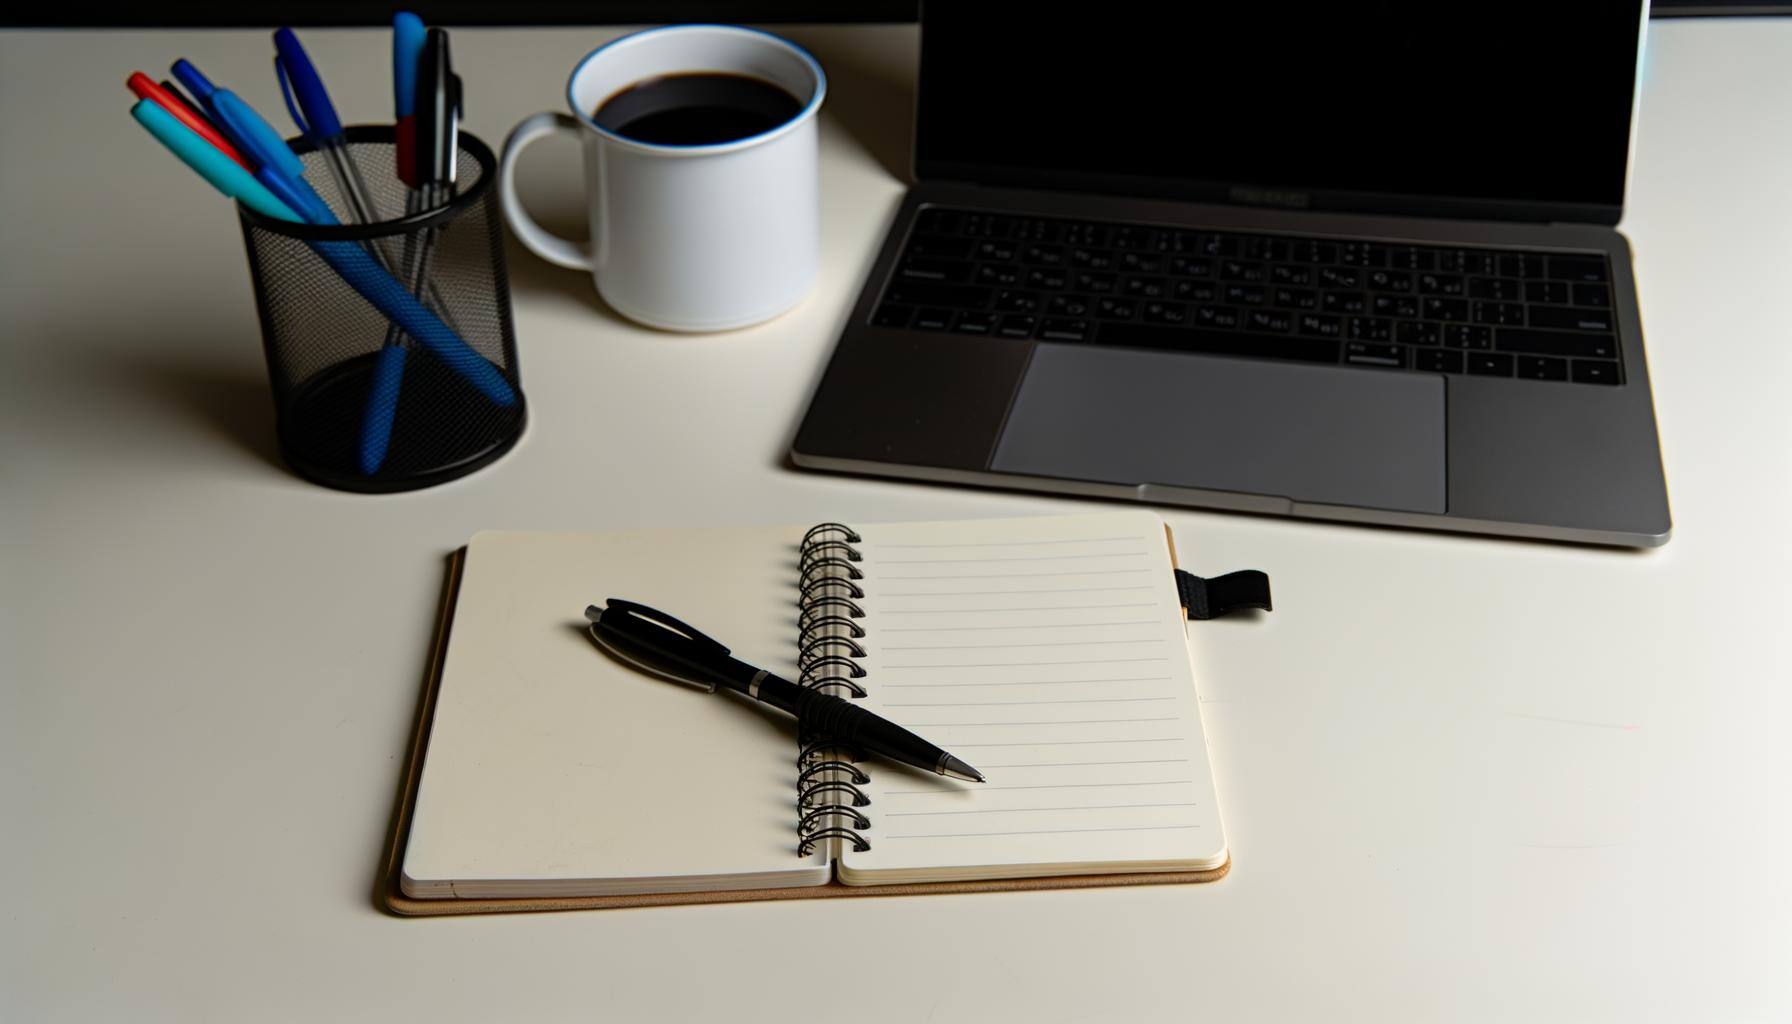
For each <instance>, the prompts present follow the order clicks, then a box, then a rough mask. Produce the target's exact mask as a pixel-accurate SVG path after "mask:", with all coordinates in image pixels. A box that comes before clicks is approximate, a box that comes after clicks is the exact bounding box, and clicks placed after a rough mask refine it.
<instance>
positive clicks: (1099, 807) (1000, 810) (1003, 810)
mask: <svg viewBox="0 0 1792 1024" xmlns="http://www.w3.org/2000/svg"><path fill="white" fill-rule="evenodd" d="M1199 806H1201V805H1200V804H1198V803H1195V802H1194V801H1193V800H1188V801H1184V802H1182V803H1175V804H1074V805H1072V806H1069V807H974V808H971V809H970V810H965V811H886V812H884V813H883V814H882V815H879V817H884V818H923V817H932V816H934V815H940V814H1021V813H1024V812H1026V811H1124V810H1127V809H1129V808H1139V807H1199Z"/></svg>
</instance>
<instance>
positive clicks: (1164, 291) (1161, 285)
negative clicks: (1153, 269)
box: [1120, 277, 1170, 299]
mask: <svg viewBox="0 0 1792 1024" xmlns="http://www.w3.org/2000/svg"><path fill="white" fill-rule="evenodd" d="M1120 291H1121V293H1122V294H1125V295H1130V296H1132V297H1134V298H1138V299H1161V298H1163V297H1164V296H1166V295H1168V294H1170V286H1169V284H1168V283H1167V282H1166V281H1165V280H1164V279H1163V278H1161V277H1128V278H1123V279H1121V281H1120Z"/></svg>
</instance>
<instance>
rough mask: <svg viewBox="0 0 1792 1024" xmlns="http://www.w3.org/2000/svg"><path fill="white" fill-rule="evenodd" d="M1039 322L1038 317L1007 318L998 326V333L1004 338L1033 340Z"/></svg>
mask: <svg viewBox="0 0 1792 1024" xmlns="http://www.w3.org/2000/svg"><path fill="white" fill-rule="evenodd" d="M1038 322H1039V318H1038V317H1032V316H1012V315H1011V316H1005V317H1003V318H1002V320H1001V323H999V324H997V325H996V333H997V334H999V335H1001V336H1002V337H1004V338H1031V337H1032V336H1033V328H1034V326H1035V325H1036V324H1037V323H1038Z"/></svg>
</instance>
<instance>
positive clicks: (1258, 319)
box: [1244, 309, 1294, 334]
mask: <svg viewBox="0 0 1792 1024" xmlns="http://www.w3.org/2000/svg"><path fill="white" fill-rule="evenodd" d="M1244 326H1245V328H1246V329H1247V330H1252V331H1262V332H1264V333H1265V334H1287V333H1288V331H1289V329H1290V328H1292V327H1293V326H1294V317H1293V315H1291V314H1289V313H1284V312H1282V311H1281V310H1279V309H1252V310H1247V311H1246V312H1245V315H1244Z"/></svg>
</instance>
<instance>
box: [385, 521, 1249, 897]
mask: <svg viewBox="0 0 1792 1024" xmlns="http://www.w3.org/2000/svg"><path fill="white" fill-rule="evenodd" d="M1173 567H1174V555H1173V551H1172V547H1171V542H1170V538H1169V534H1168V531H1167V530H1166V528H1165V526H1164V524H1163V522H1162V520H1161V519H1159V518H1158V517H1157V516H1156V515H1154V514H1152V513H1150V512H1146V511H1132V510H1128V511H1122V512H1112V513H1098V514H1090V515H1073V516H1057V517H1040V518H1027V519H988V520H970V521H959V522H935V523H890V524H866V525H858V526H853V525H843V524H823V525H820V526H816V527H813V528H803V527H794V528H778V527H770V528H744V529H718V530H640V531H617V532H603V533H540V532H526V533H517V532H487V533H481V534H479V535H478V536H476V537H474V538H473V539H472V541H470V542H469V543H468V545H467V547H466V548H465V550H464V552H462V553H461V556H460V559H459V562H458V566H457V570H458V580H457V581H456V584H455V585H454V587H453V593H452V598H451V601H450V602H449V603H448V605H447V606H446V608H445V612H444V623H443V625H444V634H445V639H444V640H443V641H441V642H439V650H438V661H437V667H436V671H435V672H434V673H433V674H432V678H431V680H430V686H429V688H428V689H427V690H426V693H425V700H424V703H423V707H422V711H421V716H420V722H419V729H418V734H417V738H416V749H415V750H414V752H413V765H412V771H411V773H410V774H409V775H408V776H407V784H406V791H405V794H404V797H403V804H402V807H401V813H400V815H399V816H398V819H397V830H396V831H395V834H394V839H393V844H392V848H391V850H390V851H389V858H388V859H389V863H388V868H389V870H390V872H391V891H390V892H389V893H388V898H387V903H388V906H390V907H391V908H392V909H394V910H397V911H399V912H401V913H412V914H418V913H456V912H468V911H472V910H504V909H551V908H556V907H572V906H618V905H638V904H641V903H664V902H697V901H704V900H710V899H768V898H792V897H798V896H803V895H853V894H861V893H864V894H871V893H878V894H882V893H889V892H909V891H927V890H929V889H950V890H954V891H956V890H962V889H966V888H1037V887H1045V886H1053V885H1067V884H1077V885H1092V884H1095V885H1099V884H1136V883H1139V882H1151V881H1202V880H1207V879H1210V878H1214V877H1218V876H1219V875H1220V874H1223V872H1224V869H1225V868H1226V866H1227V863H1228V855H1227V849H1226V840H1225V834H1224V830H1223V828H1222V825H1221V820H1220V813H1219V807H1218V800H1217V797H1216V794H1215V786H1214V781H1213V776H1212V772H1211V770H1210V767H1209V763H1208V757H1207V748H1206V743H1205V741H1204V738H1203V734H1202V726H1201V714H1200V705H1199V703H1198V701H1197V698H1196V693H1195V682H1194V678H1193V673H1192V670H1191V665H1190V659H1189V652H1188V646H1187V635H1186V632H1185V626H1186V619H1185V616H1184V610H1183V608H1182V604H1181V601H1180V598H1179V594H1178V588H1177V585H1176V582H1175V580H1174V578H1173ZM609 597H626V598H629V599H632V600H637V601H641V602H643V603H646V604H649V605H652V606H654V607H658V608H663V609H665V610H667V611H668V612H671V613H672V614H675V615H677V616H679V617H680V618H683V619H685V620H686V621H689V622H691V623H693V624H695V625H698V626H699V627H700V628H702V629H703V630H704V631H705V632H707V633H709V634H711V635H712V636H715V637H716V638H717V639H719V640H721V641H722V642H723V643H725V644H727V645H728V646H730V647H731V648H733V650H734V654H735V656H736V657H738V658H741V659H742V660H745V661H749V662H752V663H755V664H757V665H760V666H762V667H764V668H767V669H769V670H770V671H773V672H776V673H778V674H780V675H784V676H786V677H787V678H790V679H793V680H796V681H798V682H800V683H802V684H803V685H806V686H811V687H816V688H821V689H825V690H828V691H829V692H834V693H837V694H841V695H843V696H849V697H851V698H853V699H855V700H858V701H861V702H862V703H863V705H864V706H866V707H868V708H870V709H871V710H873V711H875V712H877V713H878V714H880V715H883V716H885V717H887V718H890V719H892V720H894V721H896V722H898V723H899V724H902V725H904V726H906V727H908V728H910V729H913V730H914V731H916V732H917V733H919V734H921V735H922V736H924V737H926V738H927V739H929V740H931V741H933V742H935V743H937V744H939V745H940V746H942V747H944V748H946V749H947V750H950V751H952V752H953V753H955V754H958V755H959V756H961V757H963V758H965V759H966V760H968V761H970V762H971V763H973V764H975V765H976V766H977V767H978V768H980V769H982V770H983V772H984V773H985V775H986V776H987V778H988V781H987V783H985V784H982V785H977V784H974V783H963V782H958V781H955V780H951V779H947V778H944V777H941V776H937V775H933V774H930V773H925V772H921V771H918V770H914V769H909V768H906V767H904V766H900V765H896V764H893V763H890V762H885V761H880V760H877V759H864V758H861V757H858V756H855V753H854V752H852V751H849V750H844V749H841V748H838V747H836V746H834V745H832V744H831V742H830V740H829V739H828V738H827V737H816V736H799V735H798V734H797V729H796V723H795V721H794V720H793V719H790V718H788V717H785V716H782V715H779V714H778V713H776V712H774V711H771V710H770V709H767V708H765V707H763V706H760V705H756V704H753V703H751V702H748V701H745V700H742V699H738V698H737V696H736V695H733V694H725V695H708V694H703V693H700V692H698V691H695V690H691V689H688V688H685V687H680V686H676V685H672V684H668V683H665V682H662V681H659V680H656V679H653V678H650V677H646V676H643V675H641V674H638V673H636V672H633V671H631V670H630V669H628V668H626V667H624V666H622V665H620V664H619V663H617V662H615V661H613V660H611V659H609V658H607V657H605V656H604V655H603V654H602V653H601V652H600V651H599V650H598V649H597V648H596V647H595V646H594V645H593V644H592V642H591V641H590V639H589V638H588V637H587V636H586V635H585V633H584V631H583V625H584V620H583V618H582V615H581V613H582V610H583V609H584V607H585V606H586V605H587V604H591V603H601V602H602V601H603V600H604V599H606V598H609Z"/></svg>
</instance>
